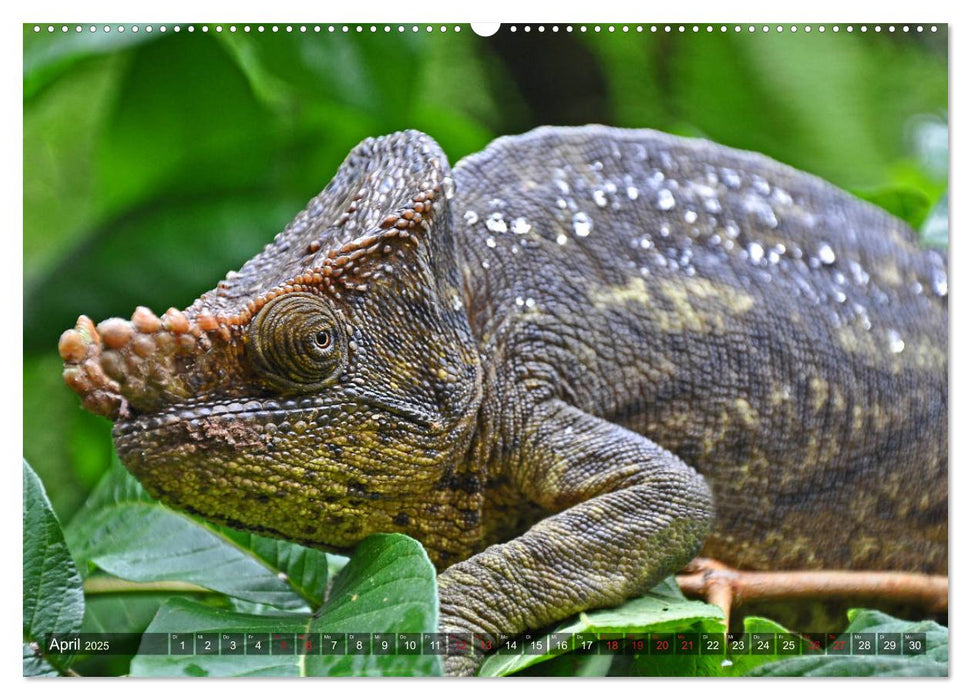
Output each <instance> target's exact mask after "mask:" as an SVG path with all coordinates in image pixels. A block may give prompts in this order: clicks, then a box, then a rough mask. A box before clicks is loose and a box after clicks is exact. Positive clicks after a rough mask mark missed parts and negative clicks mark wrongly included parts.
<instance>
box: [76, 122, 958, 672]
mask: <svg viewBox="0 0 971 700" xmlns="http://www.w3.org/2000/svg"><path fill="white" fill-rule="evenodd" d="M946 289H947V277H946V263H945V261H944V259H943V258H942V256H941V255H940V254H939V253H937V252H934V251H929V250H922V249H920V248H919V247H918V246H917V244H916V241H915V237H914V235H913V233H912V232H911V231H909V230H908V229H907V228H906V226H905V225H904V224H902V223H901V222H900V221H898V220H896V219H894V218H892V217H890V216H888V215H887V214H885V213H883V212H881V211H879V210H877V209H875V208H874V207H871V206H869V205H866V204H864V203H862V202H860V201H858V200H855V199H853V198H852V197H850V196H849V195H847V194H845V193H843V192H841V191H839V190H837V189H835V188H833V187H832V186H830V185H827V184H826V183H823V182H822V181H820V180H818V179H816V178H813V177H811V176H809V175H806V174H804V173H800V172H797V171H795V170H792V169H790V168H787V167H785V166H782V165H780V164H778V163H775V162H773V161H770V160H768V159H766V158H764V157H762V156H758V155H755V154H750V153H743V152H739V151H733V150H729V149H726V148H723V147H720V146H716V145H713V144H709V143H707V142H703V141H690V140H684V139H676V138H673V137H669V136H665V135H663V134H658V133H656V132H651V131H626V130H619V129H608V128H604V127H583V128H572V129H571V128H543V129H538V130H536V131H534V132H531V133H529V134H525V135H523V136H518V137H510V138H503V139H499V140H497V141H496V142H494V143H493V144H492V145H490V146H489V147H488V148H487V149H486V150H485V151H483V152H482V153H479V154H476V155H474V156H470V157H469V158H467V159H465V160H463V161H462V162H461V163H459V164H458V165H457V167H456V168H455V170H454V172H451V171H450V170H449V167H448V163H447V160H446V158H445V156H444V154H442V152H441V151H440V149H439V148H438V147H437V145H436V144H435V143H434V142H433V141H432V140H431V139H429V138H428V137H427V136H424V135H422V134H418V133H416V132H406V133H402V134H395V135H393V136H389V137H385V138H382V139H377V140H368V141H365V142H364V143H363V144H361V145H360V146H358V147H357V148H356V149H355V150H354V151H353V152H352V153H351V154H350V155H349V156H348V158H347V160H346V161H345V163H344V165H343V166H342V167H341V169H340V170H339V171H338V173H337V175H336V176H335V178H334V180H333V181H332V182H331V183H330V185H328V187H327V188H326V189H325V190H324V191H323V192H322V193H321V194H320V195H319V196H318V197H316V198H315V199H314V200H312V201H311V203H310V204H309V205H308V207H307V209H306V210H305V211H304V212H302V213H301V214H300V215H299V216H298V217H297V218H296V219H295V220H294V222H292V223H291V224H290V225H289V226H288V227H287V228H286V229H285V230H284V232H283V233H281V234H280V235H279V236H277V238H276V240H275V241H274V242H273V243H271V244H269V245H268V246H267V247H266V249H265V250H264V251H263V252H262V253H260V254H259V255H257V256H256V257H255V258H253V260H251V261H250V262H248V263H247V264H246V265H245V266H244V267H243V268H242V269H241V270H240V271H239V273H231V274H230V275H229V276H228V277H227V278H226V280H224V281H223V282H221V283H220V284H219V285H218V286H217V288H216V289H215V290H213V291H211V292H208V293H207V294H204V295H203V296H202V297H201V298H200V299H199V300H198V301H196V302H195V303H194V304H193V305H192V306H191V307H189V308H188V309H186V310H185V311H182V312H180V311H177V310H175V309H170V310H169V311H168V312H166V314H164V315H163V317H162V318H161V319H159V318H158V317H156V316H155V315H154V314H152V313H151V312H150V311H149V310H147V309H143V308H139V309H138V310H137V311H136V313H135V315H134V316H133V317H132V320H131V321H130V322H129V321H123V320H121V319H109V320H108V321H105V322H103V323H101V324H99V325H98V326H97V327H95V326H94V324H93V323H92V322H91V321H90V320H88V319H87V318H86V317H81V319H79V322H78V325H77V326H76V327H75V329H73V330H70V331H66V332H65V333H64V335H63V336H62V338H61V343H60V350H61V354H62V356H63V358H64V360H65V379H66V381H67V382H68V384H69V385H70V386H71V387H72V388H73V389H74V390H75V391H77V392H78V393H79V394H80V395H81V396H82V398H83V400H84V405H85V407H86V408H88V409H89V410H92V411H94V412H97V413H101V414H103V415H107V416H109V417H111V418H112V419H113V420H115V422H116V423H115V430H114V435H115V443H116V446H117V448H118V452H119V456H120V457H121V459H122V461H123V462H124V463H125V465H126V466H127V467H128V468H129V469H130V470H131V471H132V473H133V474H135V475H136V476H137V477H138V478H139V479H140V480H141V481H142V482H143V483H144V484H145V486H146V488H147V489H148V490H149V491H150V492H151V493H152V494H154V495H155V496H157V497H159V498H160V499H162V500H163V501H165V502H166V503H169V504H170V505H173V506H175V507H177V508H182V509H185V510H188V511H191V512H195V513H199V514H201V515H203V516H205V517H207V518H210V519H212V520H216V521H219V522H223V523H227V524H230V525H233V526H236V527H241V528H244V529H248V530H253V531H257V532H263V533H268V534H271V535H275V536H279V537H283V538H286V539H290V540H294V541H298V542H303V543H308V544H313V545H321V546H327V547H337V548H349V547H352V546H353V545H354V544H355V543H356V542H358V541H359V540H360V539H361V538H363V537H365V536H366V535H368V534H370V533H373V532H391V531H394V532H403V533H406V534H409V535H411V536H413V537H416V538H418V539H420V540H421V541H422V542H423V543H424V545H425V547H426V548H427V549H428V552H429V555H430V556H431V558H432V560H433V561H434V563H435V564H436V566H437V567H438V568H439V570H440V571H441V573H440V575H439V587H440V594H441V604H442V629H443V630H447V631H458V632H484V633H489V634H493V635H512V634H517V633H519V632H522V631H524V630H526V629H533V628H537V627H541V626H543V625H546V624H549V623H551V622H553V621H556V620H558V619H562V618H563V617H566V616H568V615H570V614H572V613H575V612H577V611H580V610H586V609H590V608H595V607H600V606H606V605H614V604H617V603H619V602H621V601H623V600H624V599H626V598H628V597H630V596H633V595H635V594H637V593H639V592H642V591H643V590H645V589H646V588H647V587H649V586H651V585H652V584H654V583H656V582H657V581H658V580H659V579H661V578H663V577H664V576H666V575H669V574H671V573H673V572H675V571H677V570H678V569H679V568H680V567H681V566H682V565H683V564H685V563H686V562H687V561H688V560H689V559H691V557H692V556H693V555H695V554H696V553H698V552H699V551H703V552H704V553H705V554H706V555H709V556H713V557H716V558H718V559H720V560H722V561H724V562H726V563H728V564H732V565H735V566H739V567H746V568H860V569H864V568H865V569H906V570H916V571H926V572H934V573H944V572H945V571H946V566H947V555H946V551H947V519H946V512H947V476H946V473H947V469H946V465H947V422H946V421H947V338H946V332H947V303H946V293H947V292H946ZM709 531H710V532H709ZM476 663H477V659H475V658H474V657H449V659H448V661H447V665H446V668H447V670H448V671H449V672H450V673H456V674H461V673H471V672H473V671H474V669H475V667H476Z"/></svg>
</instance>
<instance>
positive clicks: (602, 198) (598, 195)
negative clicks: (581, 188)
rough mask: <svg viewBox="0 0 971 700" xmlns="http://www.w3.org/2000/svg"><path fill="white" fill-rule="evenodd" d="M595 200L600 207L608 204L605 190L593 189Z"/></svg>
mask: <svg viewBox="0 0 971 700" xmlns="http://www.w3.org/2000/svg"><path fill="white" fill-rule="evenodd" d="M593 201H594V203H595V204H596V205H597V206H598V207H605V206H607V197H606V195H604V193H603V190H594V191H593Z"/></svg>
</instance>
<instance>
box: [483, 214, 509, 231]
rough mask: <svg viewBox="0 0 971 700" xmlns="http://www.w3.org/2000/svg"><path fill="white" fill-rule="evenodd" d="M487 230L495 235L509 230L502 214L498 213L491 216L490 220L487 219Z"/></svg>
mask: <svg viewBox="0 0 971 700" xmlns="http://www.w3.org/2000/svg"><path fill="white" fill-rule="evenodd" d="M486 228H487V229H489V230H490V231H494V232H495V233H505V232H506V231H508V230H509V229H508V227H507V226H506V222H505V221H504V220H503V218H502V214H500V213H499V212H497V211H495V212H492V213H491V214H489V218H488V219H486Z"/></svg>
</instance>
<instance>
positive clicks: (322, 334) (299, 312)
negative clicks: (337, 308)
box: [246, 292, 347, 393]
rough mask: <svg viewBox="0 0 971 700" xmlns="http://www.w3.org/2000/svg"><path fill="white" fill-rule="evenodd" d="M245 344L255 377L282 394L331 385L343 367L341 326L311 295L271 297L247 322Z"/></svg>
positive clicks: (344, 353) (317, 297)
mask: <svg viewBox="0 0 971 700" xmlns="http://www.w3.org/2000/svg"><path fill="white" fill-rule="evenodd" d="M246 340H247V354H248V356H249V357H250V359H251V361H252V362H253V364H254V366H255V367H257V371H258V373H259V374H261V375H262V376H263V377H264V378H265V379H266V381H267V382H268V383H269V384H270V386H272V387H273V388H275V389H278V390H280V391H282V392H288V393H293V392H308V391H312V390H314V389H320V388H322V387H324V386H326V385H327V384H329V383H333V382H334V381H335V380H336V375H337V374H338V373H339V372H340V371H341V370H342V369H343V367H345V366H346V364H347V342H346V338H345V334H344V331H343V330H342V328H341V322H340V320H339V319H338V318H337V316H336V315H335V314H334V312H333V310H332V309H331V308H330V306H329V305H328V304H327V302H326V301H325V300H324V299H323V298H322V297H321V296H320V295H317V294H311V293H307V292H301V293H293V294H284V295H282V296H279V297H277V298H276V299H273V300H272V301H270V302H269V303H268V304H267V305H266V306H264V307H263V308H262V309H261V310H260V312H259V314H257V315H256V318H254V319H253V321H252V323H251V324H250V328H249V330H248V331H247V335H246Z"/></svg>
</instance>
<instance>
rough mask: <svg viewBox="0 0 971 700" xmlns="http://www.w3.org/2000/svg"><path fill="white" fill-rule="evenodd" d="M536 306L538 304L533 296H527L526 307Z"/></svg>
mask: <svg viewBox="0 0 971 700" xmlns="http://www.w3.org/2000/svg"><path fill="white" fill-rule="evenodd" d="M534 306H536V301H535V300H534V299H533V298H532V297H527V298H526V308H527V309H532V308H533V307H534Z"/></svg>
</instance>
